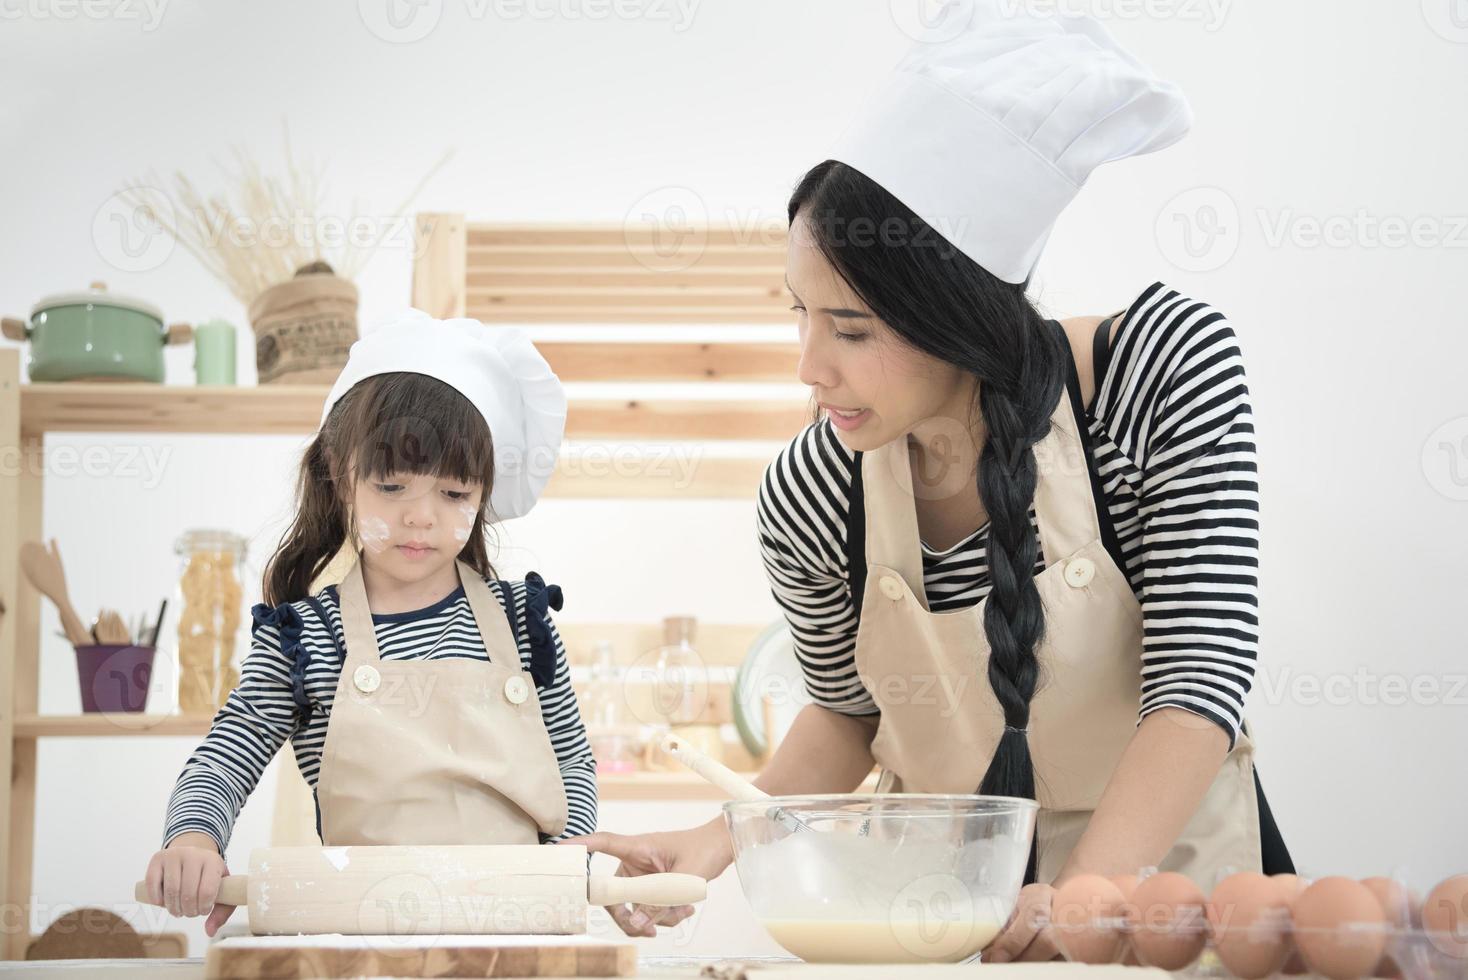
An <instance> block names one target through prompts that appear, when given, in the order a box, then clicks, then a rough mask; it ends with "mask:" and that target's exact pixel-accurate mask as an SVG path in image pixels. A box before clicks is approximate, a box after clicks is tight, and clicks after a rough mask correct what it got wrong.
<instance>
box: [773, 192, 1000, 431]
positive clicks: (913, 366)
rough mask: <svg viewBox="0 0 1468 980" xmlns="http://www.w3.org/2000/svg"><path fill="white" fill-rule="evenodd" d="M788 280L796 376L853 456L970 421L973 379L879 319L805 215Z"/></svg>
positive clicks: (795, 232)
mask: <svg viewBox="0 0 1468 980" xmlns="http://www.w3.org/2000/svg"><path fill="white" fill-rule="evenodd" d="M785 279H786V283H787V285H788V286H789V288H790V292H791V295H792V297H793V299H794V301H795V306H794V309H795V311H796V314H797V315H798V317H799V324H800V364H799V367H798V368H797V372H796V374H797V376H798V377H799V378H800V381H801V383H802V384H806V385H809V386H810V389H811V393H812V395H813V396H814V398H815V400H816V401H817V402H818V403H819V404H820V406H821V409H822V414H824V415H827V416H829V417H830V419H831V424H832V425H833V426H834V427H835V430H836V434H837V436H838V438H840V440H841V442H842V443H843V444H844V445H846V446H847V447H848V448H849V449H852V450H855V451H858V452H867V451H870V450H873V449H876V448H877V447H879V446H883V445H886V444H887V443H889V442H891V441H892V440H894V439H897V438H900V437H903V436H905V435H907V434H908V433H910V432H912V431H913V430H914V429H917V428H918V427H919V426H920V425H923V423H925V422H929V421H931V420H937V419H957V420H962V419H964V418H966V417H967V412H966V407H967V405H968V404H969V403H970V399H971V397H972V394H973V390H974V389H973V378H972V375H969V374H968V373H966V372H965V371H963V370H961V369H960V368H958V367H957V366H955V365H953V364H950V363H948V362H947V361H943V360H940V359H938V358H936V357H932V356H931V355H929V354H925V353H923V352H922V351H920V350H918V349H917V348H915V347H913V346H912V345H910V344H908V343H907V342H906V341H904V340H903V339H902V338H901V337H900V336H898V334H897V333H896V332H895V331H893V330H892V329H891V328H890V327H888V326H887V325H886V324H885V323H883V322H882V321H881V320H879V319H877V317H876V315H875V314H873V313H872V311H871V309H870V308H869V307H867V305H866V304H865V303H863V302H862V301H861V299H860V298H858V297H857V295H856V293H855V292H854V291H853V290H852V289H851V287H850V286H848V285H847V284H846V281H845V280H843V279H842V278H841V276H840V274H839V273H838V272H837V271H836V269H835V268H834V267H833V266H832V265H831V263H830V262H828V261H827V260H826V257H825V255H823V254H822V253H821V250H820V248H819V247H818V246H817V244H816V241H815V238H814V237H813V233H812V229H811V227H810V225H809V224H808V223H807V221H806V219H805V218H804V217H803V216H801V215H797V216H796V219H795V222H794V224H793V225H792V226H791V229H790V243H789V248H788V250H787V252H786V259H785Z"/></svg>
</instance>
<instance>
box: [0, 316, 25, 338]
mask: <svg viewBox="0 0 1468 980" xmlns="http://www.w3.org/2000/svg"><path fill="white" fill-rule="evenodd" d="M0 328H3V330H4V332H5V336H6V337H7V338H9V339H10V340H26V339H27V338H29V337H30V335H31V325H30V324H29V323H26V322H25V321H24V320H21V319H18V318H16V317H13V316H7V317H5V318H4V319H0Z"/></svg>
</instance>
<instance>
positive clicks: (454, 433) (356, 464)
mask: <svg viewBox="0 0 1468 980" xmlns="http://www.w3.org/2000/svg"><path fill="white" fill-rule="evenodd" d="M373 382H376V384H373ZM360 387H364V388H365V389H366V390H363V391H361V392H358V393H357V394H358V397H357V398H356V399H354V404H353V405H352V411H351V412H350V415H349V418H348V419H345V420H343V422H344V425H343V431H342V435H343V436H344V437H345V442H346V445H348V446H350V447H351V448H350V450H349V451H350V454H351V457H352V460H353V469H354V470H355V471H356V472H357V473H358V474H360V478H361V479H378V478H382V477H387V476H390V475H393V474H403V473H411V474H413V475H415V476H431V477H435V478H437V479H444V480H456V481H459V482H462V483H475V484H479V483H482V484H485V485H486V486H487V485H488V484H489V482H490V479H491V471H492V465H493V459H494V452H493V445H492V443H491V440H490V435H489V427H488V426H487V425H486V424H485V422H484V417H483V416H481V415H480V414H479V410H478V409H476V408H475V407H474V405H473V404H472V403H471V402H470V401H469V400H468V399H467V398H465V397H464V396H463V395H461V394H459V392H458V391H457V390H456V389H454V388H453V387H451V386H449V385H447V384H444V383H443V382H442V381H439V380H437V379H435V378H430V377H428V376H426V375H421V374H407V373H403V374H387V375H379V376H378V377H374V378H368V379H367V380H366V381H363V382H362V384H361V386H360Z"/></svg>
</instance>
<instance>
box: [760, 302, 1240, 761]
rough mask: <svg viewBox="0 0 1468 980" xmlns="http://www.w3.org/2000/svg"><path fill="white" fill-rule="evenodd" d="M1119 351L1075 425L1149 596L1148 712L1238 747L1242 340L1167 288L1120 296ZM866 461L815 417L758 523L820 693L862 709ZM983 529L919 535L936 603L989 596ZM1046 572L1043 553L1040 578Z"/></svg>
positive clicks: (1213, 314) (1142, 599)
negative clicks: (1212, 729) (853, 572)
mask: <svg viewBox="0 0 1468 980" xmlns="http://www.w3.org/2000/svg"><path fill="white" fill-rule="evenodd" d="M1111 350H1112V354H1111V358H1110V362H1109V363H1108V364H1107V366H1106V373H1105V377H1103V378H1099V379H1097V383H1096V395H1095V397H1094V398H1093V400H1092V403H1091V405H1090V406H1088V407H1087V410H1086V415H1085V418H1084V420H1081V424H1082V425H1084V426H1086V427H1087V428H1088V429H1089V430H1090V433H1091V436H1092V442H1093V446H1094V451H1095V464H1096V467H1097V472H1098V475H1099V476H1100V478H1101V482H1102V487H1103V496H1104V497H1105V500H1106V505H1107V506H1106V509H1107V511H1108V512H1109V513H1110V515H1111V520H1112V523H1113V524H1114V526H1115V529H1116V535H1117V538H1118V539H1119V543H1120V546H1121V551H1122V555H1123V557H1124V559H1125V567H1124V569H1123V571H1124V572H1125V573H1126V575H1127V578H1128V580H1129V581H1130V582H1131V586H1132V589H1133V591H1134V592H1135V593H1136V596H1137V600H1138V602H1139V603H1140V604H1141V607H1142V624H1143V640H1142V658H1141V659H1142V666H1141V671H1142V678H1141V686H1142V695H1141V704H1140V706H1139V712H1138V720H1139V721H1140V719H1141V718H1142V717H1143V716H1145V715H1146V714H1148V713H1150V712H1152V711H1155V710H1157V709H1158V708H1161V707H1164V706H1176V707H1179V708H1184V709H1186V710H1188V711H1192V712H1195V713H1197V714H1199V715H1202V716H1204V717H1206V718H1208V719H1210V720H1212V721H1213V722H1215V723H1217V724H1218V725H1220V726H1221V727H1222V728H1223V729H1224V730H1225V731H1226V732H1227V733H1228V736H1229V744H1230V746H1232V745H1233V743H1234V741H1235V739H1236V738H1237V734H1238V730H1239V726H1240V724H1241V721H1242V718H1243V704H1244V696H1245V695H1246V694H1247V693H1248V691H1249V688H1250V686H1251V685H1252V682H1253V676H1254V665H1255V661H1256V654H1257V649H1258V616H1257V613H1258V564H1259V561H1258V559H1259V520H1258V517H1259V486H1258V480H1257V465H1256V453H1255V446H1254V422H1253V414H1252V411H1251V409H1250V404H1249V389H1248V386H1247V384H1246V382H1245V377H1244V367H1243V361H1242V358H1241V356H1240V352H1239V348H1238V344H1237V341H1236V338H1235V335H1234V331H1233V328H1232V327H1231V326H1230V325H1229V323H1228V321H1227V320H1226V319H1225V318H1224V316H1223V314H1221V313H1219V312H1218V311H1217V310H1215V309H1214V308H1212V307H1211V306H1209V305H1208V304H1207V303H1203V302H1200V301H1198V300H1195V299H1190V298H1188V297H1186V296H1183V295H1180V294H1179V293H1178V292H1177V291H1176V290H1173V289H1171V288H1169V287H1167V286H1166V285H1164V284H1162V283H1160V282H1159V283H1154V284H1153V285H1152V286H1150V287H1148V289H1147V290H1146V291H1145V292H1143V293H1142V294H1141V295H1140V296H1139V297H1137V299H1136V300H1134V301H1133V302H1132V304H1131V305H1130V306H1129V307H1128V309H1127V311H1126V315H1125V317H1124V319H1123V322H1122V324H1121V325H1120V327H1119V328H1118V329H1117V333H1116V336H1115V339H1114V340H1113V341H1112V348H1111ZM1062 397H1063V396H1062ZM856 458H857V457H856V456H855V454H854V453H853V452H852V451H850V450H848V449H847V448H846V447H845V446H843V445H842V443H841V442H840V440H839V439H838V438H837V437H836V433H835V432H834V431H833V429H832V428H831V424H830V421H829V420H822V421H820V422H817V423H814V424H812V425H810V426H808V427H807V428H806V429H805V430H804V431H803V432H802V433H801V434H800V435H799V436H798V437H797V438H796V439H795V440H794V441H793V442H791V443H790V445H789V446H788V447H786V449H785V450H783V451H782V452H781V454H780V455H779V456H778V457H777V458H776V459H775V460H774V461H773V462H772V463H771V464H770V466H769V467H768V469H767V470H766V471H765V477H764V480H763V482H762V484H761V486H760V493H759V505H758V527H759V539H760V550H761V554H762V555H763V558H764V563H765V570H766V572H767V574H768V576H769V580H770V585H771V589H772V591H773V592H774V595H775V599H776V601H777V602H778V603H779V604H780V606H781V608H782V609H783V610H784V613H785V616H786V619H787V620H788V621H789V623H790V627H791V631H792V633H793V634H794V637H795V650H796V653H797V655H798V657H799V659H800V662H801V666H802V668H803V670H804V673H805V679H806V687H807V690H808V691H809V693H810V696H811V698H812V699H813V700H814V701H815V702H816V703H817V704H820V705H823V706H825V707H827V708H830V709H832V710H835V711H839V712H842V713H845V714H868V715H869V714H873V713H876V712H877V710H878V709H877V707H876V704H875V703H874V702H873V700H872V697H871V694H870V693H869V692H868V691H867V689H866V688H865V687H863V686H862V684H861V682H860V680H859V679H858V677H857V673H856V666H855V659H854V650H855V643H856V629H857V623H858V619H857V616H856V610H855V605H854V603H853V601H852V596H851V591H850V588H849V586H848V574H847V558H846V554H847V552H846V522H847V518H848V515H849V511H850V506H849V493H850V490H851V481H852V471H853V466H854V465H856ZM1030 521H1031V524H1032V526H1033V525H1034V523H1035V513H1034V508H1033V507H1031V510H1030ZM1037 533H1038V532H1037ZM987 534H988V525H987V524H986V525H985V526H984V527H982V528H979V529H978V530H977V531H975V532H974V533H972V534H970V535H969V536H968V537H966V538H965V539H964V540H962V541H960V542H958V543H957V544H955V545H954V546H953V547H951V548H948V549H947V550H944V551H938V550H935V549H933V548H930V547H929V546H928V545H927V544H926V543H924V544H923V546H922V551H923V584H924V589H925V591H926V593H927V597H928V603H929V606H930V608H931V609H932V611H933V612H946V611H951V610H954V609H962V608H966V607H970V606H974V605H976V604H977V603H978V602H979V601H980V600H981V599H982V598H983V597H984V596H985V595H987V594H988V592H989V589H990V585H991V583H990V580H989V569H988V561H987V558H986V555H985V545H986V539H987ZM1044 567H1045V558H1044V554H1043V552H1042V553H1041V554H1040V557H1039V559H1038V561H1037V563H1036V565H1035V571H1036V573H1038V572H1040V571H1041V570H1043V569H1044Z"/></svg>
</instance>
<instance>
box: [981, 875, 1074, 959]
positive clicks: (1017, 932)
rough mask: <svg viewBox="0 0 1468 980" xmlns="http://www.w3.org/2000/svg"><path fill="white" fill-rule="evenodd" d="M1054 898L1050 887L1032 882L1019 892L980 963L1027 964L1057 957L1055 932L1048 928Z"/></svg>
mask: <svg viewBox="0 0 1468 980" xmlns="http://www.w3.org/2000/svg"><path fill="white" fill-rule="evenodd" d="M1054 898H1055V888H1054V887H1053V886H1051V885H1044V884H1040V883H1038V882H1037V883H1035V884H1033V885H1025V886H1024V887H1023V888H1021V889H1020V890H1019V901H1018V902H1016V903H1015V906H1014V915H1012V916H1010V918H1009V923H1008V924H1007V925H1005V927H1004V930H1003V931H1002V932H1000V933H999V936H998V937H997V938H996V939H995V940H994V941H993V942H992V943H990V944H989V945H988V947H987V948H985V950H984V955H983V956H982V957H981V960H982V962H984V963H1009V962H1011V961H1019V962H1025V963H1031V962H1036V961H1041V960H1053V959H1058V958H1060V948H1059V947H1058V946H1056V944H1055V931H1054V928H1053V927H1052V926H1051V925H1050V903H1051V901H1052V900H1053V899H1054Z"/></svg>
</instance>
